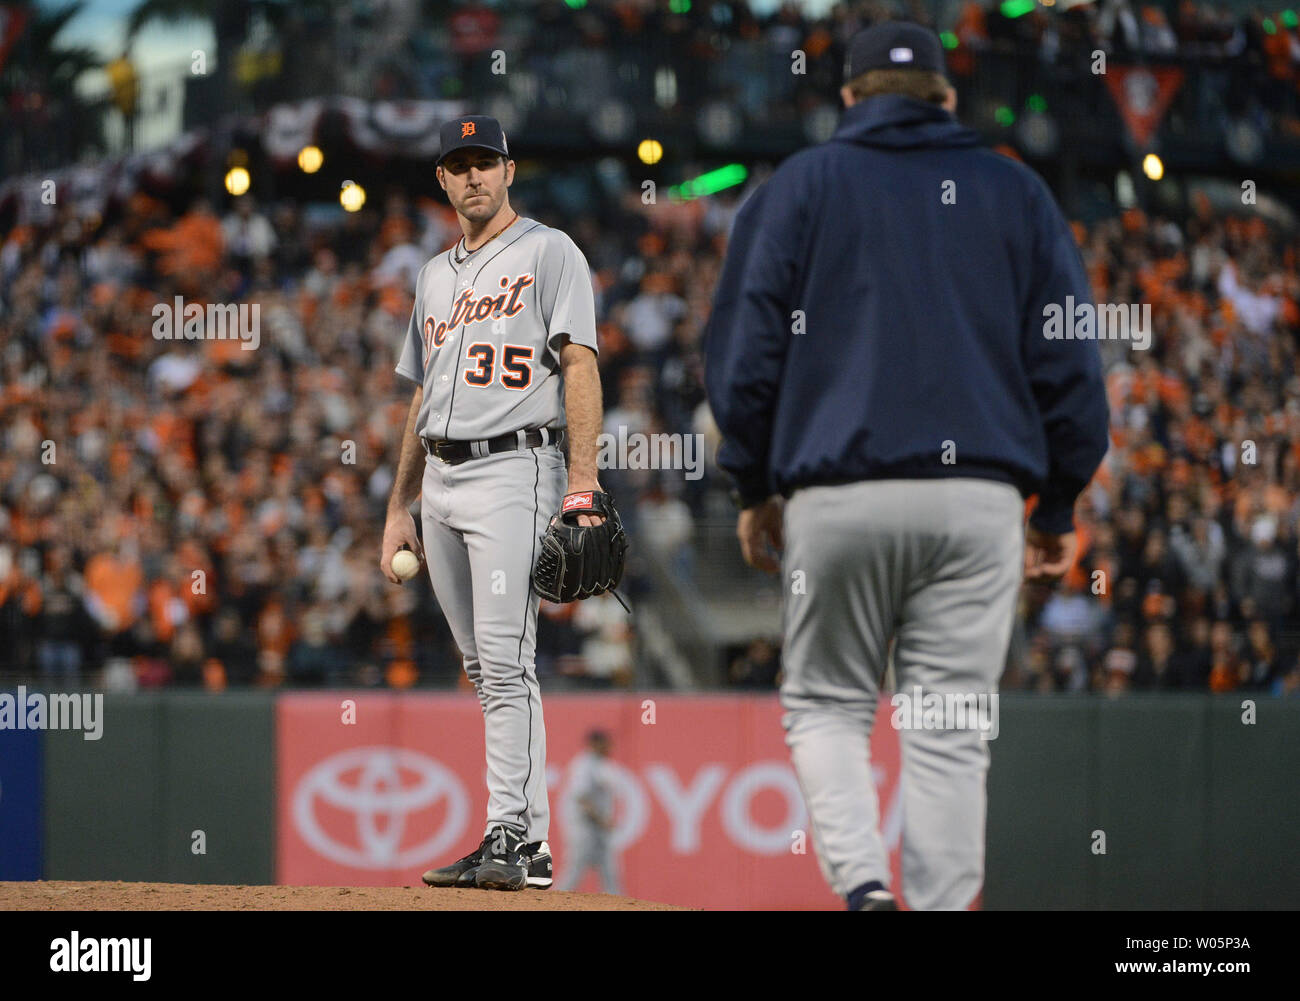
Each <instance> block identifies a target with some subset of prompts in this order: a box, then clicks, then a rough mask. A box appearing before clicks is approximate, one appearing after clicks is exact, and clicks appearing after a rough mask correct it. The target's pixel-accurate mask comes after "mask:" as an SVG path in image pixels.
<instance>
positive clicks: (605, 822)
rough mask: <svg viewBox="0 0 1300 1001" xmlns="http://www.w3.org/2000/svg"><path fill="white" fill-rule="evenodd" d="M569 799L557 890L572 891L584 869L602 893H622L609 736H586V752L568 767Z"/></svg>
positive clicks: (594, 731) (595, 732) (593, 732)
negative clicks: (593, 873) (597, 881)
mask: <svg viewBox="0 0 1300 1001" xmlns="http://www.w3.org/2000/svg"><path fill="white" fill-rule="evenodd" d="M569 769H570V770H569V789H570V793H569V798H568V799H567V800H566V810H565V821H564V832H565V835H566V837H567V839H568V841H567V844H566V847H567V850H568V858H567V859H566V860H565V870H564V878H563V879H562V880H560V885H559V888H560V889H561V890H573V889H575V888H576V887H577V885H578V884H579V883H580V882H581V881H582V877H583V876H584V875H586V872H587V870H588V869H595V870H596V874H597V876H599V878H600V888H601V891H602V892H604V893H613V894H620V893H622V892H623V890H622V884H621V883H620V881H619V877H618V859H617V858H616V857H615V855H614V843H613V831H614V776H613V771H612V769H611V768H610V766H609V735H608V734H607V733H605V732H604V731H603V730H593V731H592V732H591V733H589V734H587V749H586V750H585V751H583V752H582V753H581V754H579V755H578V756H577V757H576V758H574V759H573V763H572V764H571V765H570V766H569Z"/></svg>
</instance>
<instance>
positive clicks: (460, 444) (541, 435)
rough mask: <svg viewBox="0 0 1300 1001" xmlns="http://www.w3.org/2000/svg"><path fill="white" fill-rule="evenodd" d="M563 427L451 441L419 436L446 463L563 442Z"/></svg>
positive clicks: (453, 463)
mask: <svg viewBox="0 0 1300 1001" xmlns="http://www.w3.org/2000/svg"><path fill="white" fill-rule="evenodd" d="M564 437H565V435H564V428H528V429H524V428H520V429H519V430H518V431H510V432H507V433H506V434H503V435H498V436H497V437H496V438H488V439H486V440H484V441H452V440H451V439H450V438H421V439H420V441H421V442H423V443H424V450H425V452H427V453H428V454H429V455H432V456H433V457H434V458H435V459H438V460H440V461H442V462H445V463H447V465H449V466H455V465H459V464H460V463H462V462H465V461H467V460H469V459H481V458H483V457H484V456H487V455H495V454H497V453H498V452H515V451H522V450H523V449H525V448H540V447H541V446H542V445H557V446H560V447H563V446H564Z"/></svg>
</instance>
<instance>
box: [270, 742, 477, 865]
mask: <svg viewBox="0 0 1300 1001" xmlns="http://www.w3.org/2000/svg"><path fill="white" fill-rule="evenodd" d="M444 802H445V804H446V811H445V814H444V817H443V821H442V823H441V825H440V826H439V827H438V829H437V830H435V831H434V832H433V833H432V834H431V835H430V836H429V837H428V838H426V839H425V840H423V841H421V842H419V843H418V844H415V845H411V846H409V847H403V844H404V842H405V841H409V839H406V838H405V837H404V836H405V834H406V830H407V817H408V815H410V814H412V813H415V812H417V811H421V810H425V809H427V808H430V807H434V806H437V805H439V804H441V803H444ZM322 806H328V807H332V808H333V809H334V810H335V811H341V812H342V813H343V814H345V815H350V817H349V819H348V821H347V822H345V823H343V824H341V825H340V824H338V823H335V824H331V825H330V826H331V830H330V831H327V830H326V829H325V826H324V825H323V824H322V819H321V816H320V810H321V808H322ZM468 816H469V797H468V796H467V795H466V794H465V790H464V789H463V788H462V787H461V783H460V780H459V779H458V778H457V777H456V776H455V774H454V773H452V772H451V771H450V770H449V769H447V768H444V767H443V766H442V765H441V764H439V763H438V762H437V761H434V760H433V759H432V758H429V757H427V756H425V755H423V754H421V753H420V752H418V751H411V750H406V749H404V748H400V747H357V748H353V749H351V750H348V751H341V752H339V753H338V754H335V755H332V756H331V757H328V758H326V759H325V760H324V761H322V762H320V763H319V764H317V765H316V766H315V767H313V768H312V769H311V770H310V771H308V772H307V774H305V775H304V776H303V777H302V779H301V780H300V781H299V782H298V786H297V788H296V789H295V790H294V793H293V819H294V823H295V824H296V825H297V827H298V832H299V833H300V834H301V835H302V837H303V840H304V841H306V842H307V843H308V844H309V845H311V847H312V848H314V849H315V850H316V851H317V852H318V853H319V854H321V855H323V856H324V857H325V858H327V859H330V860H331V861H333V862H338V863H341V864H342V865H348V866H354V867H355V868H358V869H405V868H408V867H412V866H417V865H421V864H423V863H425V862H427V861H428V860H429V859H431V858H433V857H435V856H437V855H439V854H441V853H443V852H444V851H446V850H447V849H448V848H450V847H451V846H452V845H454V844H455V843H456V842H457V841H458V840H459V838H460V836H461V833H462V831H463V830H464V827H465V822H466V819H467V818H468ZM344 830H347V832H348V834H350V835H351V836H350V837H348V838H347V840H346V842H345V841H344V840H340V835H341V833H342V831H344ZM336 832H337V833H336Z"/></svg>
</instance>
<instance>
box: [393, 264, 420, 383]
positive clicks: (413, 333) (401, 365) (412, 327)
mask: <svg viewBox="0 0 1300 1001" xmlns="http://www.w3.org/2000/svg"><path fill="white" fill-rule="evenodd" d="M423 290H424V269H423V268H421V269H420V274H419V275H418V276H417V277H416V279H415V303H414V304H413V305H412V306H411V320H410V322H409V323H408V324H407V325H406V336H405V337H403V338H402V350H401V352H400V353H399V354H398V357H397V368H396V369H394V371H396V372H397V374H398V375H400V376H401V377H402V378H404V379H409V380H410V381H411V382H413V383H415V384H416V385H417V386H423V385H424V338H423V336H422V335H421V331H420V327H421V320H420V302H421V299H422V296H421V294H420V293H421V292H422V291H423Z"/></svg>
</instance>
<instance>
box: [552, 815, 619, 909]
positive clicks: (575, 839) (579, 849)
mask: <svg viewBox="0 0 1300 1001" xmlns="http://www.w3.org/2000/svg"><path fill="white" fill-rule="evenodd" d="M566 833H567V834H568V835H569V845H568V850H569V867H568V871H567V872H566V873H565V874H564V880H563V882H561V883H560V886H559V889H560V890H563V891H569V890H572V889H574V888H575V887H577V885H578V883H579V882H581V881H582V877H583V876H584V875H585V874H586V872H587V870H588V869H595V870H596V872H597V874H599V876H600V889H601V892H602V893H613V894H615V895H618V894H621V893H622V892H623V887H622V883H621V882H620V880H619V878H618V861H617V860H616V859H615V858H614V844H613V841H612V840H611V838H610V834H609V832H608V831H606V830H603V829H601V828H599V827H596V826H595V825H594V824H590V823H586V822H581V823H578V824H574V825H572V826H570V827H568V828H567V829H566Z"/></svg>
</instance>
